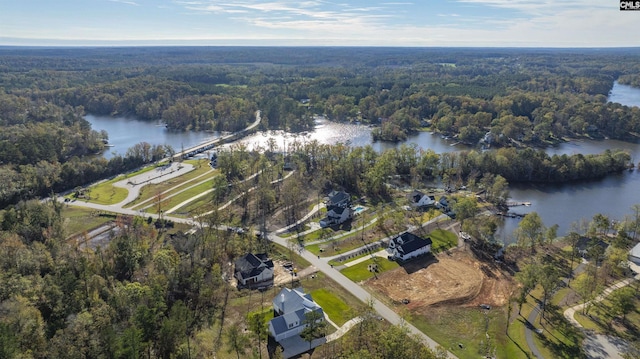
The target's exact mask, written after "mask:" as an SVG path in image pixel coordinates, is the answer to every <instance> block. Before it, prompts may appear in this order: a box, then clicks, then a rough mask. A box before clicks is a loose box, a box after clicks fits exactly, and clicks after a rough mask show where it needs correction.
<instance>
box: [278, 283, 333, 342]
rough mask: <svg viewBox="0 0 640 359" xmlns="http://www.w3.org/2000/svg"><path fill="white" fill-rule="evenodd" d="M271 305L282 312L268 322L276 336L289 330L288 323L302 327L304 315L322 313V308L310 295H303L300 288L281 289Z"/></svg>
mask: <svg viewBox="0 0 640 359" xmlns="http://www.w3.org/2000/svg"><path fill="white" fill-rule="evenodd" d="M273 305H274V307H276V308H279V309H280V311H282V312H283V314H282V315H280V316H277V317H275V318H273V319H271V321H270V323H271V325H272V326H273V330H274V332H275V333H276V334H278V333H283V332H286V331H287V330H289V329H291V328H289V324H290V323H296V322H297V323H298V324H297V325H296V326H299V325H302V322H303V321H304V318H305V314H306V313H308V312H310V311H319V312H320V313H324V312H323V311H322V307H320V306H319V305H318V304H317V303H316V302H314V301H313V298H311V294H308V293H305V292H304V290H303V289H302V287H298V288H295V289H289V288H282V290H280V292H279V293H278V295H276V296H275V298H273ZM323 315H324V314H323Z"/></svg>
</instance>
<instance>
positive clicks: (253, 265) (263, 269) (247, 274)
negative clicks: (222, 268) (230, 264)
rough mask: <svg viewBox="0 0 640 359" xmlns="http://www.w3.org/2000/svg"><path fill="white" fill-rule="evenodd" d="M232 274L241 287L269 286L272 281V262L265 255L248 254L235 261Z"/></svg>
mask: <svg viewBox="0 0 640 359" xmlns="http://www.w3.org/2000/svg"><path fill="white" fill-rule="evenodd" d="M234 272H235V277H236V279H238V284H239V285H241V286H256V285H260V284H269V281H272V280H273V261H272V260H271V259H269V258H268V257H267V254H266V253H259V254H252V253H249V254H247V255H245V256H244V257H241V258H239V259H238V260H236V262H235V271H234Z"/></svg>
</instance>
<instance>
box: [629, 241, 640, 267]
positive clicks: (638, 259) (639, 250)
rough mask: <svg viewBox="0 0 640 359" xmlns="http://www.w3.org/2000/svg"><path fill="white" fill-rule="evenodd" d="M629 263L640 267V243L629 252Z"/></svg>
mask: <svg viewBox="0 0 640 359" xmlns="http://www.w3.org/2000/svg"><path fill="white" fill-rule="evenodd" d="M629 261H631V262H633V263H635V264H637V265H639V266H640V243H638V244H636V245H635V247H633V248H631V251H629Z"/></svg>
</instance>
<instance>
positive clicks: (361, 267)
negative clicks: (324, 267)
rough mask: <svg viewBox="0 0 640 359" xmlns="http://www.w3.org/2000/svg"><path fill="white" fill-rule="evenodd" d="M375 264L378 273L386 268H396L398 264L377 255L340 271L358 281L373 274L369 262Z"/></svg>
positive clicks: (386, 269)
mask: <svg viewBox="0 0 640 359" xmlns="http://www.w3.org/2000/svg"><path fill="white" fill-rule="evenodd" d="M374 263H375V264H377V265H378V273H383V272H386V271H388V270H392V269H395V268H398V267H399V266H400V265H399V264H398V263H397V262H395V261H390V260H388V259H386V258H380V257H377V258H376V259H375V260H374V259H373V258H371V259H368V260H366V261H364V262H361V263H358V264H356V265H353V266H351V267H347V268H345V269H343V270H341V271H340V272H342V274H344V275H345V276H346V277H347V278H349V279H351V280H352V281H354V282H360V281H363V280H367V279H369V278H372V277H373V276H374V273H373V272H370V271H369V268H368V266H369V264H374Z"/></svg>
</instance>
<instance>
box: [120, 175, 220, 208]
mask: <svg viewBox="0 0 640 359" xmlns="http://www.w3.org/2000/svg"><path fill="white" fill-rule="evenodd" d="M209 172H210V173H211V175H210V177H208V176H203V175H205V174H207V173H209ZM214 174H215V171H214V170H212V169H211V168H210V167H209V166H200V168H198V167H196V168H195V169H194V170H193V171H190V172H188V173H185V174H183V175H182V176H179V177H176V178H172V179H169V180H167V181H164V182H161V183H157V184H149V185H146V186H144V187H142V189H141V190H140V194H139V195H138V198H136V199H135V200H134V201H132V202H131V203H128V204H127V205H126V206H125V208H128V207H140V204H141V203H142V202H145V201H148V200H150V199H152V198H154V197H155V196H157V195H158V193H163V195H164V196H165V197H166V196H169V195H170V194H172V193H175V192H178V191H180V190H183V189H185V188H187V187H189V186H192V185H194V184H195V183H197V182H199V181H204V180H206V179H207V178H211V177H213V176H214ZM198 176H203V177H201V178H200V179H198V181H194V182H188V181H190V180H193V179H194V178H197V177H198ZM150 203H151V202H145V203H144V204H143V205H144V206H146V205H149V204H150ZM136 209H139V208H136Z"/></svg>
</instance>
